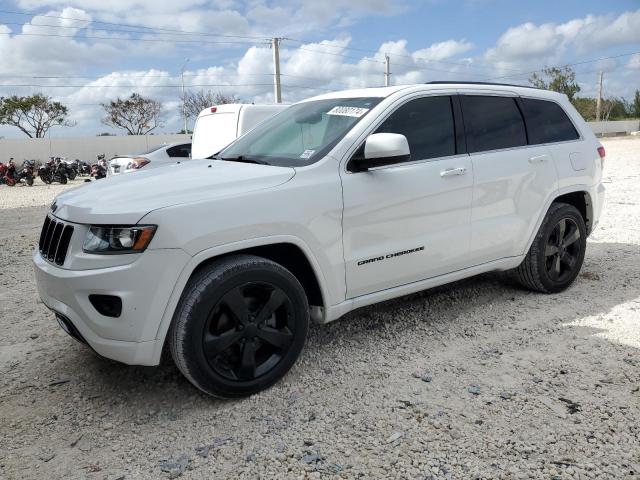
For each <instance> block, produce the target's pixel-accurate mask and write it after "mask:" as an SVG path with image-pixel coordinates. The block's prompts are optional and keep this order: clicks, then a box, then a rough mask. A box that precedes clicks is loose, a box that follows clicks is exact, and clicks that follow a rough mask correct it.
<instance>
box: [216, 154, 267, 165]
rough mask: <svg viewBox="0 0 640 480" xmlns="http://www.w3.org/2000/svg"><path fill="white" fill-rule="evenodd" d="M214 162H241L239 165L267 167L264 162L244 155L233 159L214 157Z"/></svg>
mask: <svg viewBox="0 0 640 480" xmlns="http://www.w3.org/2000/svg"><path fill="white" fill-rule="evenodd" d="M214 158H215V159H216V160H224V161H225V162H241V163H257V164H258V165H269V163H268V162H265V161H264V160H258V159H257V158H249V157H245V156H244V155H237V156H235V157H214Z"/></svg>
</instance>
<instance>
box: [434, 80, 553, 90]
mask: <svg viewBox="0 0 640 480" xmlns="http://www.w3.org/2000/svg"><path fill="white" fill-rule="evenodd" d="M426 83H427V85H454V84H455V85H497V86H500V87H519V88H533V89H535V90H542V89H540V88H538V87H532V86H531V85H516V84H513V83H494V82H468V81H464V80H460V81H453V80H433V81H431V82H426Z"/></svg>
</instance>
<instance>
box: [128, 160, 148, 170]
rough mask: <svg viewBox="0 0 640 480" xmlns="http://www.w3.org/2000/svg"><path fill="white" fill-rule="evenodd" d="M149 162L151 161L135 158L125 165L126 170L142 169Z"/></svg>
mask: <svg viewBox="0 0 640 480" xmlns="http://www.w3.org/2000/svg"><path fill="white" fill-rule="evenodd" d="M150 162H151V161H150V160H149V159H148V158H144V157H136V158H134V159H133V160H131V161H130V162H129V163H128V164H127V170H130V169H132V168H133V169H135V170H138V169H139V168H142V167H144V166H145V165H147V164H148V163H150Z"/></svg>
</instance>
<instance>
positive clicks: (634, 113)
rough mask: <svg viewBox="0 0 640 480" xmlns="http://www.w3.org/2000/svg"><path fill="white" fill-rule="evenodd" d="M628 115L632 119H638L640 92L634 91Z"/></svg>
mask: <svg viewBox="0 0 640 480" xmlns="http://www.w3.org/2000/svg"><path fill="white" fill-rule="evenodd" d="M629 114H630V115H631V116H632V117H635V118H640V90H636V93H635V95H634V96H633V102H631V108H630V109H629Z"/></svg>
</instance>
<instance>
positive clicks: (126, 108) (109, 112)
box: [102, 93, 162, 135]
mask: <svg viewBox="0 0 640 480" xmlns="http://www.w3.org/2000/svg"><path fill="white" fill-rule="evenodd" d="M102 108H104V111H105V113H106V116H105V117H104V118H103V119H102V123H104V124H105V125H110V126H112V127H116V128H121V129H123V130H126V132H127V133H128V134H129V135H146V134H148V133H149V132H151V131H152V130H154V129H155V128H157V127H161V126H162V119H161V117H162V103H161V102H158V101H157V100H153V99H152V98H145V97H143V96H142V95H140V94H138V93H132V94H131V96H130V97H128V98H125V99H120V98H117V99H115V100H112V101H111V102H109V103H103V104H102Z"/></svg>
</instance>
